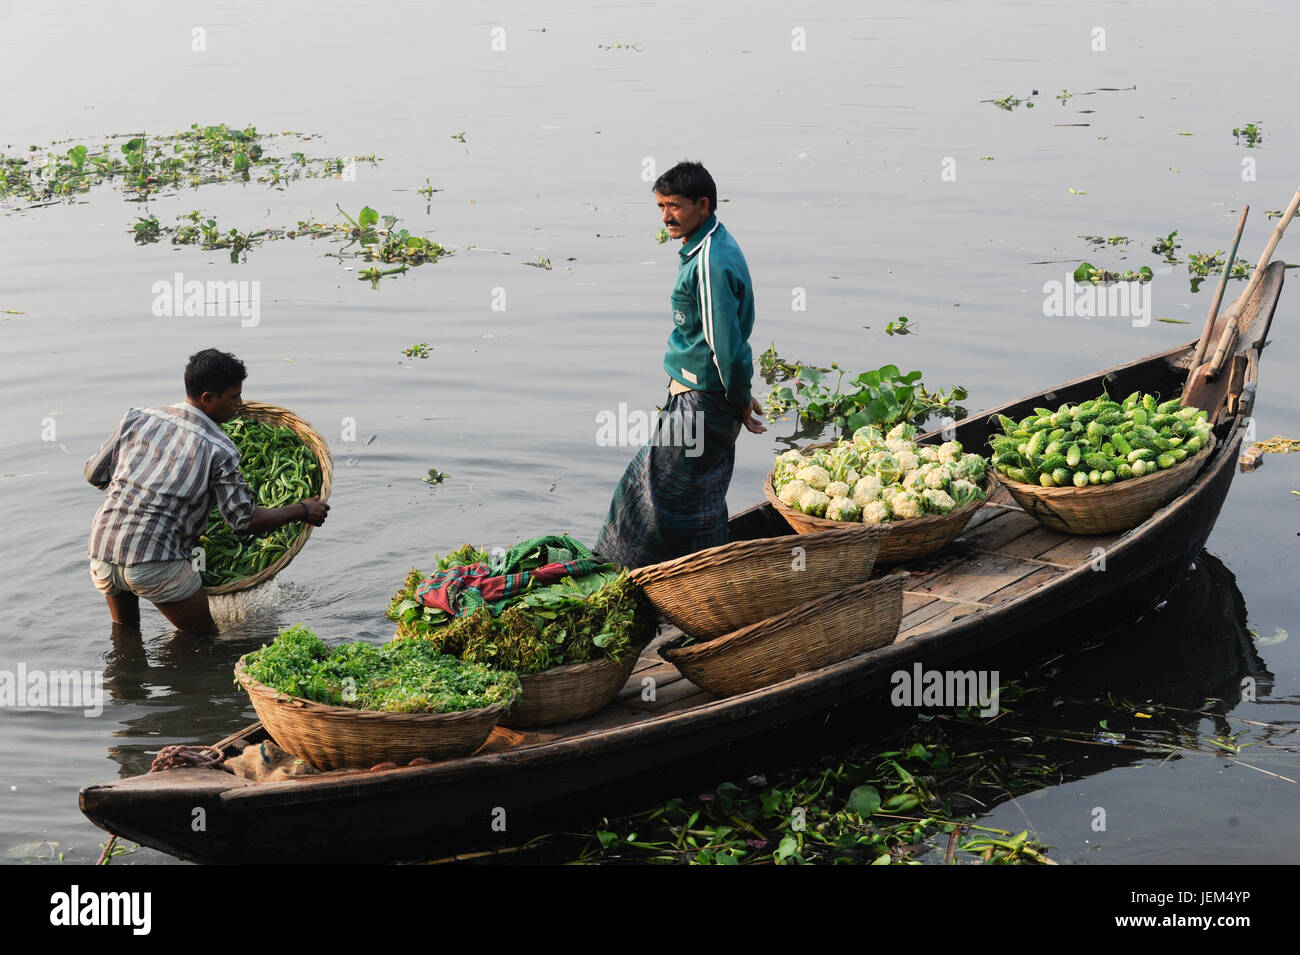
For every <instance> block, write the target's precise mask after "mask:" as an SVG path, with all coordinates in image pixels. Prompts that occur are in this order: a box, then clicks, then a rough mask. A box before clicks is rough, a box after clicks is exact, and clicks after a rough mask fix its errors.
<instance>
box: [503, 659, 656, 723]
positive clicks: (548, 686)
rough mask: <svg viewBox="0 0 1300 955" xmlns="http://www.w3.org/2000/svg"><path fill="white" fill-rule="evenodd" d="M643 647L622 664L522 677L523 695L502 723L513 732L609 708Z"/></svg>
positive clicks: (598, 663) (577, 666)
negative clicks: (513, 730)
mask: <svg viewBox="0 0 1300 955" xmlns="http://www.w3.org/2000/svg"><path fill="white" fill-rule="evenodd" d="M642 649H643V647H629V648H628V651H627V653H625V654H623V659H622V660H618V661H615V660H610V659H604V660H592V661H590V662H588V663H572V664H569V665H567V666H558V667H551V668H550V669H549V670H543V671H542V672H541V673H528V674H525V673H521V674H519V684H520V686H521V687H522V688H523V692H522V693H521V694H520V696H519V698H518V699H517V700H515V702H514V703H513V704H512V705H511V707H510V711H509V714H508V715H507V716H506V717H505V718H503V719H502V720H501V721H500V722H501V725H502V726H509V727H511V728H512V729H527V728H529V727H532V726H554V725H556V724H558V723H568V722H569V721H570V720H580V719H582V718H583V717H584V716H590V715H591V714H593V713H596V712H598V711H600V710H603V709H604V708H605V707H606V706H608V705H609V702H610V700H612V699H614V697H615V696H617V695H618V691H619V690H621V689H623V687H624V686H625V685H626V684H627V681H628V678H629V677H630V676H631V675H632V670H633V668H634V667H635V666H636V661H637V659H638V658H639V657H640V655H641V650H642Z"/></svg>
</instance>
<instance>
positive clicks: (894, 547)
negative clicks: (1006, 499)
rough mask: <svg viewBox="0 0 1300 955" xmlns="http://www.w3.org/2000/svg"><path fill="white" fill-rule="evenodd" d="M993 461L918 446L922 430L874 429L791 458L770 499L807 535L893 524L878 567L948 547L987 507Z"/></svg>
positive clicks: (780, 461)
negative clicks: (981, 508) (847, 525)
mask: <svg viewBox="0 0 1300 955" xmlns="http://www.w3.org/2000/svg"><path fill="white" fill-rule="evenodd" d="M993 480H994V479H993V475H992V474H991V473H990V472H989V470H988V461H987V460H986V459H985V458H983V457H982V456H980V455H978V454H965V453H963V452H962V446H961V444H960V443H959V442H957V441H948V442H945V443H943V444H917V443H916V428H915V427H914V426H912V425H910V424H899V425H897V426H895V427H894V428H893V429H892V430H890V431H889V432H882V431H881V430H880V429H879V428H875V427H872V426H867V427H865V428H860V429H859V430H858V431H857V432H855V433H854V435H853V438H852V440H840V441H838V442H836V443H834V444H824V445H813V446H810V447H807V448H803V449H802V450H795V451H787V452H785V453H784V454H782V455H780V456H779V457H778V458H777V459H776V465H775V466H774V467H773V469H772V472H771V473H770V474H769V475H768V476H767V481H766V482H765V483H764V485H763V493H764V494H765V495H766V496H767V499H768V500H769V501H770V502H771V503H772V506H773V507H775V508H776V509H777V512H778V513H780V514H781V516H782V517H784V518H785V519H786V521H787V522H788V523H789V524H790V526H791V527H793V528H794V529H795V530H796V531H798V532H799V533H800V534H808V533H812V532H815V531H824V530H829V529H830V528H833V527H843V526H845V525H846V524H850V525H851V524H862V525H868V524H887V525H888V526H889V529H890V531H889V536H888V537H887V538H885V540H884V543H883V544H882V545H881V548H880V554H879V556H878V557H877V563H880V564H884V563H899V562H901V561H906V560H912V559H915V558H918V557H924V556H926V555H928V554H932V553H934V552H935V551H937V550H941V549H942V548H944V547H946V546H947V545H948V544H949V543H951V542H952V540H953V539H954V538H955V537H956V536H957V535H958V534H960V533H961V531H962V528H963V527H965V526H966V522H967V521H969V520H970V519H971V517H973V516H974V514H975V511H977V510H978V509H979V507H980V505H981V504H983V503H984V502H985V501H986V500H987V499H988V495H989V492H990V490H991V487H992V484H993Z"/></svg>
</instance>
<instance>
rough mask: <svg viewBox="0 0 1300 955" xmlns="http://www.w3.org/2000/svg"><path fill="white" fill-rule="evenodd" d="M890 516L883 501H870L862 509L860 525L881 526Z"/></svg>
mask: <svg viewBox="0 0 1300 955" xmlns="http://www.w3.org/2000/svg"><path fill="white" fill-rule="evenodd" d="M891 516H892V515H891V514H890V513H889V507H888V506H887V505H886V504H885V502H884V501H870V502H869V503H867V504H866V505H864V506H863V508H862V523H864V524H883V523H885V522H886V521H887V520H889V518H890V517H891Z"/></svg>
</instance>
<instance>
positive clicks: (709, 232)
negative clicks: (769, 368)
mask: <svg viewBox="0 0 1300 955" xmlns="http://www.w3.org/2000/svg"><path fill="white" fill-rule="evenodd" d="M678 255H679V256H680V264H679V265H678V268H677V284H676V285H674V286H673V294H672V304H673V330H672V333H671V334H669V336H668V350H667V352H666V353H665V354H664V370H665V371H667V372H668V374H669V375H671V376H672V377H673V378H675V379H676V380H677V381H680V382H681V383H682V384H684V385H689V386H690V387H692V388H696V389H698V390H700V391H711V392H715V393H725V395H726V399H727V402H728V403H729V404H731V405H732V406H734V407H735V408H736V412H737V415H739V414H740V413H741V412H742V411H743V410H744V409H745V408H746V407H748V406H749V401H750V394H749V383H750V379H751V378H752V377H753V375H754V364H753V354H752V352H751V351H750V348H749V333H750V332H751V331H753V328H754V290H753V285H752V284H751V282H750V279H749V266H747V265H746V264H745V256H744V255H742V254H741V251H740V246H738V245H736V240H735V239H733V238H732V237H731V233H729V232H728V231H727V230H726V228H725V227H724V226H723V225H722V223H721V222H719V221H718V217H717V216H716V215H711V216H709V218H708V219H707V220H705V221H704V223H703V224H701V226H700V227H699V228H698V229H696V230H695V233H694V235H692V236H691V237H690V239H689V240H688V241H687V242H686V243H685V244H684V245H683V246H682V248H681V251H680V252H679V253H678Z"/></svg>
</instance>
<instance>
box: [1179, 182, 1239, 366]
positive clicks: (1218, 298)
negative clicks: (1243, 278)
mask: <svg viewBox="0 0 1300 955" xmlns="http://www.w3.org/2000/svg"><path fill="white" fill-rule="evenodd" d="M1249 212H1250V206H1244V207H1243V208H1242V210H1241V218H1240V219H1238V220H1237V233H1236V235H1234V236H1233V237H1232V251H1231V252H1229V253H1228V264H1227V265H1225V266H1224V267H1223V274H1222V275H1220V276H1219V287H1218V288H1216V289H1215V290H1214V301H1213V302H1211V303H1210V314H1209V315H1207V316H1206V317H1205V330H1204V331H1203V332H1201V340H1200V341H1199V342H1197V343H1196V353H1195V354H1194V355H1192V366H1191V368H1192V370H1191V371H1189V372H1188V373H1187V382H1186V384H1184V385H1183V390H1184V391H1185V390H1187V388H1188V386H1190V385H1191V383H1192V376H1194V375H1195V374H1196V368H1197V366H1198V365H1200V363H1201V362H1203V361H1204V360H1205V352H1206V351H1207V350H1208V349H1209V347H1210V333H1211V332H1213V331H1214V320H1215V319H1216V318H1218V317H1219V306H1220V305H1221V304H1222V303H1223V290H1224V289H1225V288H1227V287H1228V273H1229V272H1230V271H1231V270H1232V263H1233V262H1236V261H1237V246H1238V245H1239V244H1240V243H1241V233H1242V232H1243V231H1244V230H1245V228H1246V215H1247V214H1248V213H1249Z"/></svg>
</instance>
